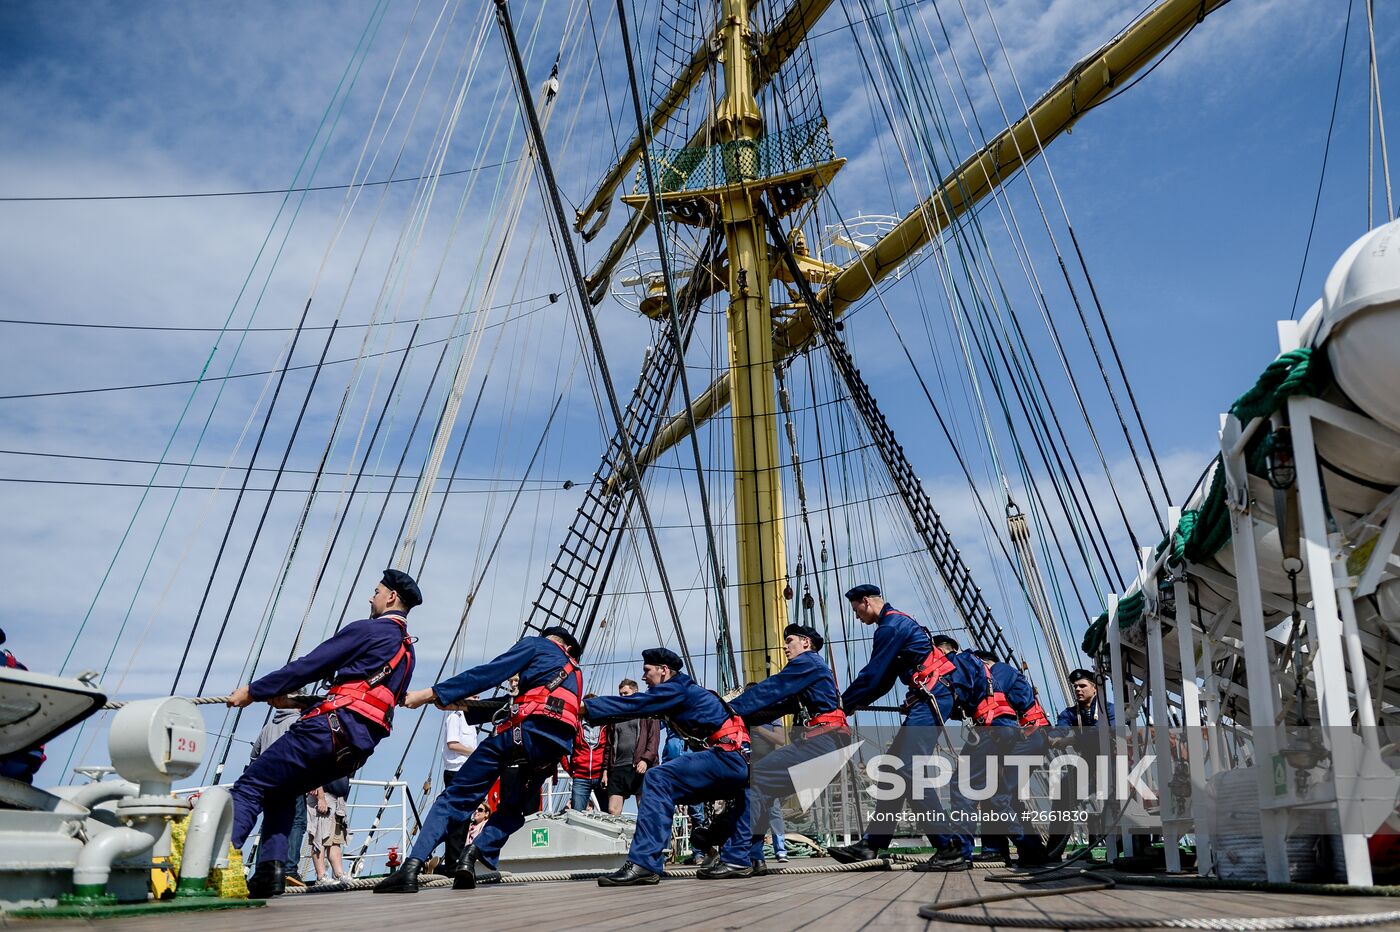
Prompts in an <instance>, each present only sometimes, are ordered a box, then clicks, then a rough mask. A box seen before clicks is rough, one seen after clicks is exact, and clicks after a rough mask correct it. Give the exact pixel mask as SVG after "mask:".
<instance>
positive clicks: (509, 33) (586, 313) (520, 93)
mask: <svg viewBox="0 0 1400 932" xmlns="http://www.w3.org/2000/svg"><path fill="white" fill-rule="evenodd" d="M495 3H496V18H497V22H498V23H499V24H500V27H501V33H502V36H503V38H504V39H505V44H506V49H507V52H508V57H509V58H510V63H511V65H512V68H513V73H514V76H515V90H516V97H517V99H518V100H519V102H520V107H521V110H523V111H524V115H525V117H526V122H527V125H528V127H529V130H530V136H531V138H532V139H533V141H534V148H535V156H536V158H537V160H538V165H539V170H540V174H541V176H542V178H543V181H544V184H543V185H542V192H541V193H542V194H544V196H545V200H546V202H547V204H548V206H550V207H552V208H553V213H554V220H555V222H556V223H557V228H556V229H557V239H556V245H557V246H558V247H560V248H561V249H562V251H563V253H564V256H565V258H566V259H567V265H568V272H569V273H570V274H571V276H572V278H573V284H574V286H575V287H576V288H577V290H578V298H579V307H578V311H579V315H580V316H581V317H582V318H583V321H584V323H585V324H586V326H587V329H588V336H589V344H590V346H591V349H592V353H593V359H594V363H595V365H596V367H597V374H598V378H599V381H601V382H602V384H603V389H604V394H605V395H606V396H607V401H608V409H609V411H610V412H611V414H612V421H613V423H614V424H616V425H618V427H619V428H621V427H622V425H623V424H624V423H625V422H624V420H623V416H622V408H621V406H620V405H619V404H618V401H617V389H616V388H615V387H614V386H613V381H612V375H611V374H610V372H609V371H608V362H607V355H606V353H605V352H604V350H603V344H602V340H601V338H600V337H599V335H598V323H597V321H596V320H595V318H594V315H593V305H592V304H591V303H590V302H589V300H588V285H587V283H586V282H585V281H584V277H583V270H582V268H581V267H580V266H579V261H578V256H577V254H576V253H575V251H574V243H573V239H572V238H571V237H570V232H569V223H568V219H567V218H566V217H565V215H564V207H563V204H562V203H561V202H560V198H559V187H558V184H557V183H556V182H555V179H554V169H553V167H552V166H551V164H550V160H549V151H548V149H547V148H546V146H545V139H544V130H543V129H542V128H541V126H540V121H539V115H538V114H537V113H536V111H535V101H534V98H533V96H531V94H530V81H529V78H528V76H527V75H526V73H525V63H524V61H523V60H522V59H521V57H520V46H519V44H518V43H517V42H516V39H515V27H514V25H513V24H512V22H511V15H510V6H509V4H508V2H507V0H495ZM622 450H623V454H624V458H625V461H626V464H627V472H628V474H629V476H630V477H631V479H632V481H633V482H635V483H637V484H638V486H640V484H641V480H642V473H641V471H640V470H639V469H638V468H637V461H636V457H635V456H634V454H633V451H632V448H631V446H630V445H629V444H623V445H622ZM637 506H638V511H639V512H640V513H641V516H642V521H643V523H644V524H645V525H646V536H647V542H648V543H649V544H650V546H651V551H652V557H653V558H654V560H655V563H656V566H655V568H656V572H657V575H658V576H659V577H660V578H661V585H662V588H663V591H664V594H665V596H666V603H667V608H668V609H669V610H670V613H671V618H672V621H673V622H674V624H675V629H676V640H677V644H678V646H679V647H680V648H681V655H682V657H684V658H686V660H687V662H689V648H688V646H687V645H686V641H685V632H684V630H683V629H682V627H681V618H680V612H679V610H678V609H677V608H676V604H675V597H674V596H673V595H672V593H671V588H670V584H669V581H668V580H667V573H666V564H665V560H664V559H663V558H662V554H661V544H660V541H659V540H658V539H657V536H656V529H655V528H654V527H653V526H652V520H651V508H650V506H649V505H648V504H647V500H646V495H645V493H644V492H643V491H642V490H641V488H640V487H639V488H638V489H637Z"/></svg>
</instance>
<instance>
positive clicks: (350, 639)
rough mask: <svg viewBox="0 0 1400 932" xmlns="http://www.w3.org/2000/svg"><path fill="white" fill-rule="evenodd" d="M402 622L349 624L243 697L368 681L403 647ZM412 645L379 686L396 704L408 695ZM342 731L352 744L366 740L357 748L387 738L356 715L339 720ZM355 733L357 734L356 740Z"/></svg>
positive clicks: (384, 620)
mask: <svg viewBox="0 0 1400 932" xmlns="http://www.w3.org/2000/svg"><path fill="white" fill-rule="evenodd" d="M391 616H397V617H398V618H399V619H400V620H402V619H403V617H404V613H403V612H385V613H384V614H383V615H380V616H379V617H378V618H365V619H363V620H361V621H352V622H350V624H348V625H346V626H345V627H343V628H341V629H340V630H339V631H337V632H336V633H335V634H334V635H332V636H331V637H330V638H329V639H327V640H325V641H323V642H321V643H320V644H319V645H317V646H316V648H315V649H314V650H312V651H311V653H309V654H306V655H304V656H302V657H298V658H297V659H296V660H293V661H292V662H291V663H289V664H287V665H286V666H285V667H283V668H282V669H280V670H274V671H272V672H271V673H269V674H268V675H267V676H264V677H262V678H260V679H256V680H254V681H253V682H252V683H249V684H248V691H249V692H250V693H251V694H252V696H253V698H254V699H260V700H261V699H271V698H272V697H274V696H282V695H285V694H287V693H290V692H293V691H295V690H298V689H300V688H301V687H303V686H306V685H307V684H308V683H315V682H318V681H320V680H330V681H331V682H332V683H344V682H349V681H351V680H363V679H367V678H368V677H371V676H373V675H374V674H376V673H378V672H379V671H380V670H382V669H383V668H384V665H385V664H386V663H388V662H389V661H390V660H393V659H394V655H395V654H397V653H398V652H399V645H400V644H402V643H403V636H404V629H403V628H401V627H399V624H398V622H396V621H394V619H393V617H391ZM413 664H414V653H413V645H412V644H410V645H409V646H408V656H407V657H405V658H404V659H403V660H402V661H400V662H399V665H398V666H397V667H396V668H394V672H393V673H391V674H390V675H389V678H388V679H387V680H385V682H384V684H383V685H385V686H387V687H388V688H389V689H390V690H392V691H393V693H394V696H395V698H397V699H400V700H401V699H403V695H404V693H406V692H407V691H408V681H409V679H410V678H411V677H412V675H413ZM342 721H343V724H344V727H345V728H346V729H347V730H349V731H350V732H351V737H352V738H355V739H362V738H368V739H369V740H368V742H365V741H363V740H356V741H355V743H356V744H357V745H358V746H360V747H373V746H374V743H375V741H377V740H379V739H380V738H383V737H384V735H386V734H388V732H387V731H385V730H384V729H382V728H380V727H379V726H378V725H372V724H370V723H369V722H367V721H365V720H364V719H362V718H360V716H358V715H345V716H343V717H342ZM357 732H358V734H356V733H357Z"/></svg>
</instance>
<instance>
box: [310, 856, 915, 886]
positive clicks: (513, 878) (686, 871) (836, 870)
mask: <svg viewBox="0 0 1400 932" xmlns="http://www.w3.org/2000/svg"><path fill="white" fill-rule="evenodd" d="M908 869H909V866H908V865H906V864H891V863H890V862H889V860H887V859H886V858H872V859H870V860H868V861H857V862H855V863H854V864H802V865H798V866H795V867H776V868H769V869H768V876H775V875H786V874H848V873H854V872H858V871H891V870H895V871H899V870H908ZM699 872H700V868H698V867H678V868H675V869H674V870H668V871H666V872H665V873H664V874H663V875H662V876H663V877H664V878H665V879H667V880H695V879H697V878H696V875H697V874H698V873H699ZM610 873H612V871H609V870H587V871H535V872H531V873H528V874H512V873H509V872H502V873H501V879H500V880H491V881H484V882H481V881H479V882H480V883H482V885H483V886H485V885H494V884H502V885H505V884H522V883H557V882H560V881H566V880H597V879H598V878H599V877H602V876H604V875H606V874H610ZM381 879H382V878H379V877H364V878H360V879H357V880H351V881H349V882H348V883H344V884H338V885H329V884H328V885H326V886H324V887H319V886H317V887H288V888H287V893H347V892H351V891H355V890H370V889H373V888H374V886H375V885H376V884H377V883H379V881H380V880H381ZM451 885H452V878H451V877H434V878H433V879H432V880H423V881H419V883H418V887H419V889H433V888H435V887H447V886H451Z"/></svg>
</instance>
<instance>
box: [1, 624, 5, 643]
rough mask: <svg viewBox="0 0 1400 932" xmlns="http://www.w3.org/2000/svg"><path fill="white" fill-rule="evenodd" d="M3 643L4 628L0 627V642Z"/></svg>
mask: <svg viewBox="0 0 1400 932" xmlns="http://www.w3.org/2000/svg"><path fill="white" fill-rule="evenodd" d="M4 643H5V629H4V628H0V644H4Z"/></svg>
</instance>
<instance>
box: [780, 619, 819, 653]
mask: <svg viewBox="0 0 1400 932" xmlns="http://www.w3.org/2000/svg"><path fill="white" fill-rule="evenodd" d="M793 634H795V635H797V636H798V637H800V638H806V639H807V640H809V641H811V642H812V650H821V649H822V645H823V644H825V643H826V638H824V637H822V636H821V632H819V631H818V630H817V629H816V628H813V627H812V626H810V625H788V626H787V627H786V628H784V629H783V637H788V636H789V635H793Z"/></svg>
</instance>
